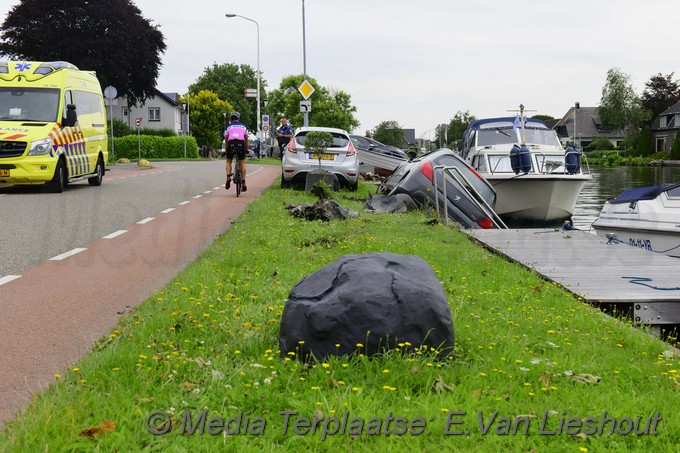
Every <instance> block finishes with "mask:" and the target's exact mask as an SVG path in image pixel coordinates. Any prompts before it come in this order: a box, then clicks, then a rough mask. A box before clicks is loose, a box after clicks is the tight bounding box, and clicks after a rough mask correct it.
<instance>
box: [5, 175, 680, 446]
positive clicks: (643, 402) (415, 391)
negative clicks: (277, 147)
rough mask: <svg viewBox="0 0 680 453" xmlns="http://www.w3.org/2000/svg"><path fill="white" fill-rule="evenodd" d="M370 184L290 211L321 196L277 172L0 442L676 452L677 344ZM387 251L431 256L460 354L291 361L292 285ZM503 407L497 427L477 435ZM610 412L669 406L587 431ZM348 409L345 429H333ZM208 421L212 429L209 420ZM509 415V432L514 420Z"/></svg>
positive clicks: (628, 413)
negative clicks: (374, 209)
mask: <svg viewBox="0 0 680 453" xmlns="http://www.w3.org/2000/svg"><path fill="white" fill-rule="evenodd" d="M368 190H370V191H371V192H374V190H375V189H374V186H370V185H368V184H363V183H362V184H360V187H359V191H358V192H356V193H350V192H339V193H336V199H337V200H338V201H339V202H340V203H341V204H343V205H344V206H346V207H350V208H352V209H354V210H357V211H359V212H360V216H359V217H358V218H356V219H350V220H346V221H336V222H331V223H319V222H307V221H304V220H300V219H296V218H293V217H292V216H290V215H289V213H288V211H286V209H285V206H286V205H287V204H291V203H292V204H298V203H305V202H307V203H313V202H314V199H313V198H312V197H311V196H309V195H308V194H305V193H304V192H301V191H295V190H291V189H285V190H284V189H279V188H278V185H277V184H274V185H273V186H272V187H271V188H270V189H269V190H268V191H267V192H266V193H265V194H264V195H263V196H262V197H260V199H259V200H257V201H256V202H255V203H253V204H252V205H251V206H250V207H249V208H248V209H247V211H246V212H245V213H244V214H243V216H242V217H240V218H239V220H238V221H237V222H236V223H235V224H234V225H233V226H232V227H231V228H230V229H229V231H227V232H226V233H225V234H223V235H221V236H220V237H219V238H218V239H217V240H216V241H215V243H214V245H213V246H212V247H211V248H210V249H208V250H207V251H206V252H205V253H203V254H202V256H200V257H199V259H197V260H196V261H195V262H194V263H193V264H191V265H190V266H188V267H187V268H186V270H185V271H183V272H182V273H181V274H180V275H179V276H177V277H176V278H175V279H174V280H173V281H172V282H170V283H169V284H168V285H167V286H166V287H165V288H164V289H163V290H162V291H160V292H158V293H157V294H155V295H153V296H152V297H150V298H149V299H148V300H146V301H145V302H144V303H143V304H141V305H140V306H139V307H138V308H137V309H136V310H135V311H134V312H133V313H132V314H130V315H128V316H126V317H125V318H124V319H122V320H121V322H120V325H119V326H118V328H117V329H115V330H114V331H113V332H111V333H110V335H108V336H107V337H105V338H102V339H101V340H100V341H99V342H98V344H97V345H96V347H95V348H94V350H93V351H92V352H91V353H90V354H88V355H87V356H86V357H84V358H83V359H82V360H81V361H79V363H78V364H77V365H76V366H74V367H73V368H72V369H70V370H67V371H65V372H64V373H63V375H62V376H59V378H58V380H57V381H56V383H55V384H53V385H51V386H50V388H49V389H48V390H47V391H45V392H44V393H42V394H40V395H38V396H37V397H36V398H35V400H34V402H33V403H32V404H31V405H30V406H29V407H28V408H27V409H26V411H25V412H23V413H22V414H21V415H20V416H19V417H18V419H17V421H16V422H12V423H9V424H8V426H7V428H6V430H5V431H4V432H3V433H2V434H0V451H8V452H25V451H59V452H62V451H84V452H85V451H87V452H89V451H163V452H166V451H170V452H173V451H177V452H180V451H206V452H208V451H245V452H250V451H254V452H261V451H295V452H298V451H328V452H336V451H404V452H412V451H423V452H440V451H447V450H448V451H488V452H500V451H503V452H508V451H509V452H528V451H537V452H548V451H549V452H562V451H564V452H584V451H591V452H601V451H655V452H663V451H676V448H677V447H676V445H677V441H678V438H679V437H678V436H679V435H680V417H677V415H676V411H677V409H678V407H680V404H679V403H680V396H679V391H680V379H678V375H679V374H680V372H679V371H678V370H680V361H679V359H678V357H677V356H675V355H674V354H672V353H671V348H670V347H669V345H668V344H666V343H664V342H662V341H660V340H658V339H655V338H652V337H651V336H649V335H647V334H646V333H644V332H642V331H640V330H638V329H634V328H632V327H631V326H629V325H628V324H626V323H625V322H621V321H617V320H615V319H613V318H610V317H608V316H606V315H603V314H601V313H600V312H599V311H597V310H595V309H593V308H591V307H589V306H588V305H586V304H584V303H583V302H582V301H580V300H578V299H577V298H575V297H573V296H571V295H569V294H568V293H566V292H565V291H564V290H563V289H562V288H559V287H557V286H555V285H553V284H550V283H547V282H545V281H543V280H541V279H540V278H539V277H538V276H537V275H536V274H535V273H533V272H530V271H528V270H526V269H524V268H522V267H520V266H519V265H516V264H513V263H510V262H508V261H506V260H504V259H503V258H501V257H499V256H496V255H494V254H492V253H489V252H488V251H486V250H484V249H482V248H480V247H478V246H476V245H474V244H473V243H472V242H471V241H470V240H469V239H468V238H467V237H466V236H465V235H464V234H463V233H461V232H459V231H456V230H455V229H454V228H451V227H449V226H445V225H442V224H440V223H437V222H432V221H431V220H432V219H430V218H428V217H427V215H426V214H424V213H422V212H414V213H408V214H392V215H387V214H373V213H369V212H366V211H364V210H363V202H362V200H363V199H365V197H366V195H367V191H368ZM378 251H389V252H394V253H400V254H407V255H419V256H421V257H422V258H423V259H424V260H425V261H427V262H428V263H429V264H430V265H431V266H432V268H433V269H434V271H435V272H436V273H437V275H438V276H439V278H440V281H441V283H442V285H443V288H444V290H445V292H446V294H447V295H448V299H449V303H450V307H451V310H452V315H453V323H454V327H455V333H456V347H455V352H454V354H453V355H452V356H451V357H449V359H447V360H444V361H439V360H437V359H436V358H435V354H436V351H431V350H424V349H422V348H417V349H416V351H415V352H406V351H392V352H390V353H386V354H384V355H382V356H378V357H372V358H369V357H366V356H364V355H362V354H361V347H360V346H358V347H357V351H356V353H355V354H353V355H352V356H346V357H336V358H332V359H330V360H328V361H326V362H322V363H314V364H310V365H305V364H302V363H300V362H298V361H297V360H295V358H294V357H285V358H281V357H280V356H279V351H278V341H277V334H278V328H279V320H280V317H281V313H282V310H283V308H284V305H285V302H286V300H287V296H288V293H289V291H290V289H291V288H292V287H293V286H294V285H295V284H296V283H297V282H298V281H299V280H300V279H301V278H302V277H303V276H305V275H307V274H310V273H312V272H314V271H316V270H317V269H319V268H320V267H322V266H324V265H326V264H327V263H329V262H331V261H333V260H334V259H336V258H338V257H340V256H342V255H345V254H360V253H366V252H378ZM367 335H370V334H369V333H367ZM405 346H406V345H405ZM413 346H418V345H413ZM201 411H205V413H206V414H207V420H206V425H205V426H204V429H205V431H206V433H205V434H203V435H199V434H198V433H197V432H196V433H194V434H193V435H191V434H189V433H188V432H187V430H186V429H185V431H184V434H182V433H181V428H182V422H183V420H184V421H185V422H186V421H190V422H191V423H193V424H196V423H197V419H198V418H199V416H200V413H201ZM154 412H162V413H163V414H167V416H168V417H170V419H171V423H172V428H173V429H172V430H171V431H170V432H169V433H167V434H165V435H152V434H151V433H150V432H149V431H148V430H147V428H146V422H147V418H148V417H149V414H152V413H154ZM494 412H496V413H497V416H496V421H497V423H495V424H493V425H492V426H491V427H490V428H489V429H488V432H486V434H483V432H484V431H486V427H487V426H488V424H489V420H491V418H492V414H493V413H494ZM604 412H606V414H607V416H609V417H613V418H615V419H617V420H619V421H620V423H622V425H621V426H620V427H619V428H620V429H621V430H622V431H625V430H626V429H627V426H628V425H627V422H626V421H625V420H623V419H624V418H626V417H628V418H630V419H632V420H635V419H636V418H637V417H641V423H642V424H641V428H645V425H646V423H647V421H652V420H653V419H652V418H653V417H654V416H656V415H658V416H659V417H660V421H658V422H655V428H656V432H657V434H656V435H653V434H640V435H638V434H627V435H624V434H620V433H617V432H614V434H610V430H611V428H612V423H611V422H607V424H606V425H605V426H604V430H603V433H602V434H597V433H595V434H588V433H589V432H590V431H593V430H594V431H597V429H598V428H599V426H598V424H599V423H600V420H601V418H602V414H603V413H604ZM293 413H294V415H289V418H288V422H289V424H288V430H287V432H284V423H285V421H286V418H285V417H286V416H285V414H293ZM345 413H346V414H347V417H348V425H346V426H345V432H344V433H342V432H340V433H336V434H327V435H324V433H323V432H322V431H323V429H324V426H325V428H326V431H330V432H333V431H334V430H336V429H337V428H338V426H337V424H336V420H335V419H334V418H333V417H337V418H338V420H340V419H342V418H343V417H344V415H345ZM185 414H189V415H190V417H191V419H190V420H188V419H187V418H186V417H187V416H186V415H185ZM239 414H241V417H242V418H241V419H242V423H241V425H240V428H241V429H242V430H243V432H242V433H241V434H225V430H224V429H221V430H220V429H219V427H218V426H217V422H219V419H220V418H221V419H223V420H227V419H230V418H231V419H232V420H230V422H231V423H230V424H229V426H228V428H229V430H230V429H234V428H235V427H236V426H235V425H236V417H237V416H238V415H239ZM390 414H391V416H392V417H394V418H395V420H391V421H390V424H389V426H387V430H388V431H390V430H391V432H392V434H390V435H387V434H384V433H382V434H376V433H374V431H376V429H377V428H376V426H377V423H378V421H377V420H372V418H374V417H377V418H381V419H383V426H382V429H385V424H386V423H385V422H384V420H385V419H387V418H389V417H390ZM480 416H481V417H482V422H481V426H480V420H479V417H480ZM314 417H316V418H318V419H321V422H320V424H319V426H318V428H319V429H318V430H317V431H316V432H315V433H312V432H310V431H311V428H305V427H304V426H305V423H306V420H307V419H313V418H314ZM544 417H545V418H546V420H547V425H546V426H545V427H544V429H543V433H542V434H541V433H540V432H539V430H540V424H541V420H542V418H544ZM588 417H591V418H592V419H593V420H589V419H587V418H588ZM211 418H215V421H213V422H212V423H214V424H213V425H212V429H213V430H214V432H217V434H208V432H207V431H210V429H209V426H210V423H209V420H210V419H211ZM397 418H398V420H396V419H397ZM571 418H573V420H570V423H573V424H578V423H579V422H578V420H581V419H586V420H585V422H584V423H586V428H585V429H581V430H579V429H576V428H572V434H569V433H567V432H566V431H565V430H563V432H561V433H557V432H556V431H557V430H558V426H559V424H560V420H561V419H563V420H567V419H571ZM246 420H247V421H248V424H247V426H246V423H245V421H246ZM404 420H406V421H404ZM447 420H449V421H452V422H453V423H448V432H449V433H452V432H462V433H464V434H460V435H454V434H449V435H446V434H445V432H444V431H445V429H446V426H447ZM457 420H460V423H457ZM621 420H623V421H621ZM227 421H229V420H227ZM361 421H364V422H365V425H364V427H363V430H361V429H359V424H360V422H361ZM294 422H297V423H298V425H297V433H296V432H295V429H294V428H295V427H294ZM514 422H515V423H516V424H517V431H516V432H515V433H514V434H513V432H512V430H511V429H509V428H508V429H506V428H507V427H508V424H509V423H510V424H512V423H514ZM263 423H266V426H263ZM407 423H412V424H413V426H412V428H413V429H412V430H411V431H410V432H405V431H406V428H405V426H406V424H407ZM653 424H654V423H652V425H653ZM422 425H425V427H424V428H419V427H420V426H422ZM165 426H167V425H165ZM589 426H593V427H594V429H589V428H588V427H589ZM185 428H186V426H185ZM525 428H526V430H527V433H526V434H525V433H524V429H525ZM650 428H651V426H650ZM199 430H200V427H198V428H197V431H199ZM423 430H424V432H422V433H421V431H423ZM508 431H509V434H504V433H507V432H508ZM465 432H467V433H465Z"/></svg>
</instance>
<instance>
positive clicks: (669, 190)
mask: <svg viewBox="0 0 680 453" xmlns="http://www.w3.org/2000/svg"><path fill="white" fill-rule="evenodd" d="M592 226H593V228H594V229H595V234H597V235H598V236H602V237H606V238H607V239H608V240H609V241H610V242H615V243H624V244H628V245H631V246H633V247H638V248H641V249H644V250H649V251H651V252H657V253H662V254H664V255H669V256H674V257H680V184H672V185H665V186H650V187H639V188H635V189H629V190H625V191H623V192H621V194H619V195H618V196H617V197H616V198H613V199H611V200H607V202H606V203H605V204H604V206H603V208H602V211H601V212H600V215H599V216H598V218H597V219H596V220H595V222H593V225H592Z"/></svg>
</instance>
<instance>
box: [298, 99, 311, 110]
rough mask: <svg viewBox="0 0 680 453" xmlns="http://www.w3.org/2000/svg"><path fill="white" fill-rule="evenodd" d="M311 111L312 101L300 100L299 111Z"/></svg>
mask: <svg viewBox="0 0 680 453" xmlns="http://www.w3.org/2000/svg"><path fill="white" fill-rule="evenodd" d="M311 111H312V101H300V112H302V113H305V112H311Z"/></svg>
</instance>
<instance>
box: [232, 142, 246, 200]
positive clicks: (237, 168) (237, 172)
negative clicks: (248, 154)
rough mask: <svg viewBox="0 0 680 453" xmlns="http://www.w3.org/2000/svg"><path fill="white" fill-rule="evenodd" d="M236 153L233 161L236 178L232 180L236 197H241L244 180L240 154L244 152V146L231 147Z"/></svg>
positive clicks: (235, 144) (238, 144)
mask: <svg viewBox="0 0 680 453" xmlns="http://www.w3.org/2000/svg"><path fill="white" fill-rule="evenodd" d="M231 146H232V147H233V148H232V149H233V151H234V158H233V159H232V161H231V163H232V169H233V172H234V177H233V178H231V182H232V183H233V184H234V186H236V197H238V196H239V195H241V188H242V186H243V178H241V158H240V153H241V151H242V150H243V145H242V144H241V143H234V144H232V145H231Z"/></svg>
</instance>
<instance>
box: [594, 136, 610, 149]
mask: <svg viewBox="0 0 680 453" xmlns="http://www.w3.org/2000/svg"><path fill="white" fill-rule="evenodd" d="M615 148H616V147H615V146H614V144H613V143H612V142H611V141H610V140H609V139H608V138H606V137H600V138H596V139H595V140H593V141H592V142H590V144H589V145H588V149H589V150H610V149H615Z"/></svg>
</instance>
